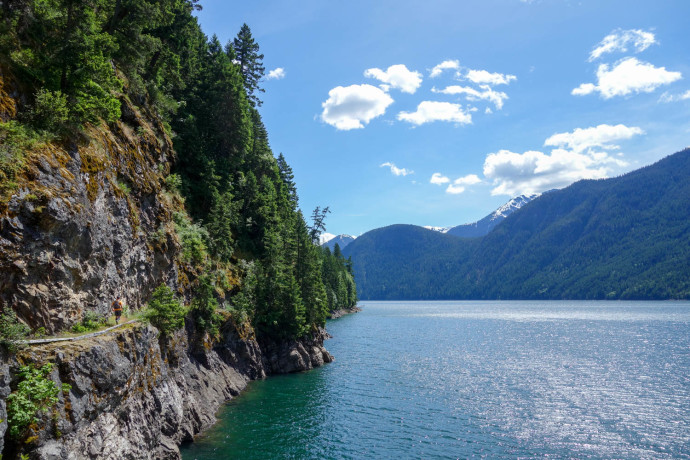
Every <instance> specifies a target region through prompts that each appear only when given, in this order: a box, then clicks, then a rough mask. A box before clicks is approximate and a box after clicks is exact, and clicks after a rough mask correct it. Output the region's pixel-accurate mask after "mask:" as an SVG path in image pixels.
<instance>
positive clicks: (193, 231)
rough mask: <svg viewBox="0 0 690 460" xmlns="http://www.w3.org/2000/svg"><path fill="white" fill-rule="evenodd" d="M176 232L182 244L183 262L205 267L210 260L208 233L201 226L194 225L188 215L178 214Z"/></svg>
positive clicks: (175, 216) (175, 215)
mask: <svg viewBox="0 0 690 460" xmlns="http://www.w3.org/2000/svg"><path fill="white" fill-rule="evenodd" d="M173 218H174V220H175V232H176V233H177V236H179V238H180V243H182V261H183V262H185V263H191V264H194V265H198V266H203V265H205V263H206V260H207V259H208V244H207V242H208V240H209V236H208V232H207V231H206V229H205V228H204V227H202V226H201V225H197V224H194V223H192V221H191V220H190V219H189V217H187V215H186V214H184V213H182V212H176V213H175V214H174V216H173Z"/></svg>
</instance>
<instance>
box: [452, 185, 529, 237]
mask: <svg viewBox="0 0 690 460" xmlns="http://www.w3.org/2000/svg"><path fill="white" fill-rule="evenodd" d="M538 196H539V194H538V193H537V194H533V195H520V196H518V197H515V198H513V199H512V200H510V201H509V202H507V203H506V204H504V205H503V206H501V207H500V208H498V209H497V210H495V211H494V212H492V213H491V214H489V215H488V216H486V217H484V218H483V219H482V220H478V221H477V222H474V223H471V224H465V225H458V226H457V227H452V228H449V229H447V230H445V231H444V232H443V233H447V234H449V235H453V236H459V237H462V238H476V237H479V236H484V235H486V234H488V233H489V232H490V231H491V230H493V229H494V227H495V226H496V225H498V224H500V223H501V222H503V220H504V219H505V218H506V217H508V216H509V215H511V214H512V213H513V212H515V211H517V210H518V209H520V208H521V207H523V206H524V205H526V204H527V203H529V202H530V201H532V200H533V199H535V198H536V197H538Z"/></svg>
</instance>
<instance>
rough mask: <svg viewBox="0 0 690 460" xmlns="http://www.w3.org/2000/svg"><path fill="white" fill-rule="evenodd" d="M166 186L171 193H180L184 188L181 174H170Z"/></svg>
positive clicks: (166, 179)
mask: <svg viewBox="0 0 690 460" xmlns="http://www.w3.org/2000/svg"><path fill="white" fill-rule="evenodd" d="M165 186H166V187H167V188H168V190H170V191H171V192H179V191H180V188H181V187H182V178H181V177H180V175H179V174H170V175H169V176H168V177H166V178H165Z"/></svg>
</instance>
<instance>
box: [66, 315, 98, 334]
mask: <svg viewBox="0 0 690 460" xmlns="http://www.w3.org/2000/svg"><path fill="white" fill-rule="evenodd" d="M106 322H107V320H106V317H105V316H103V315H100V314H98V313H96V312H95V311H87V312H84V316H83V317H82V320H81V323H77V324H75V325H74V326H72V332H78V333H81V332H89V331H95V330H96V329H98V328H100V327H102V326H105V325H106Z"/></svg>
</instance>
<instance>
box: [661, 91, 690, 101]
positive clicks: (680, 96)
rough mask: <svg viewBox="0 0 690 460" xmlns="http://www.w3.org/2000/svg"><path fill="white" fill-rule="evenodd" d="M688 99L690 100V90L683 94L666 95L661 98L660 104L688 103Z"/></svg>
mask: <svg viewBox="0 0 690 460" xmlns="http://www.w3.org/2000/svg"><path fill="white" fill-rule="evenodd" d="M688 99H690V90H687V91H686V92H684V93H682V94H669V93H664V94H662V95H661V96H660V97H659V102H677V101H687V100H688Z"/></svg>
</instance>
